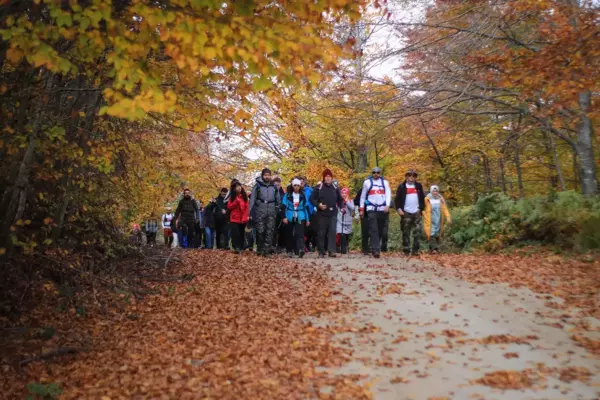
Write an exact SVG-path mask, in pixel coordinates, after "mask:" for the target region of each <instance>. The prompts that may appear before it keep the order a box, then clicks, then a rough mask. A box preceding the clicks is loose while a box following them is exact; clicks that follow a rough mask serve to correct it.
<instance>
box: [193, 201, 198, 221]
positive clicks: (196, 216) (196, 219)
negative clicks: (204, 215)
mask: <svg viewBox="0 0 600 400" xmlns="http://www.w3.org/2000/svg"><path fill="white" fill-rule="evenodd" d="M192 206H193V207H194V222H198V203H196V200H192Z"/></svg>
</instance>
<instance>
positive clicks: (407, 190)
mask: <svg viewBox="0 0 600 400" xmlns="http://www.w3.org/2000/svg"><path fill="white" fill-rule="evenodd" d="M395 203H396V210H397V211H398V214H399V215H400V218H401V219H400V227H401V228H402V248H403V250H404V254H405V255H407V256H408V255H410V254H412V255H413V256H416V255H419V249H420V245H421V244H420V241H421V234H422V227H421V213H422V212H423V210H424V209H425V193H424V192H423V185H421V184H420V183H419V182H417V172H416V171H415V170H412V169H411V170H409V171H408V172H407V173H406V180H405V181H404V182H402V183H401V184H400V185H399V186H398V190H397V191H396V201H395ZM411 236H412V241H413V243H412V249H411V245H410V238H411Z"/></svg>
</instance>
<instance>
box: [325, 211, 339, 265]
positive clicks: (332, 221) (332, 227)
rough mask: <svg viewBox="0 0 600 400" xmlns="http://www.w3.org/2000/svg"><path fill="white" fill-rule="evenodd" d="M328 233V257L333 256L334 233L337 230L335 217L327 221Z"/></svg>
mask: <svg viewBox="0 0 600 400" xmlns="http://www.w3.org/2000/svg"><path fill="white" fill-rule="evenodd" d="M327 225H328V228H329V229H328V232H327V235H328V236H327V251H328V252H329V255H330V256H331V255H333V256H335V231H336V230H337V215H332V216H330V217H329V221H327Z"/></svg>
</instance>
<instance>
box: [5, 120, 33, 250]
mask: <svg viewBox="0 0 600 400" xmlns="http://www.w3.org/2000/svg"><path fill="white" fill-rule="evenodd" d="M40 124H41V118H40V117H38V121H37V122H36V126H35V127H34V132H32V134H31V136H30V138H29V144H28V145H27V149H26V150H25V153H24V154H23V159H22V160H21V164H20V165H19V172H18V174H17V179H16V181H15V183H14V185H12V187H9V188H7V189H6V190H7V194H8V196H9V197H8V198H7V200H8V201H7V203H8V204H6V208H5V209H4V210H2V211H3V213H4V216H3V218H4V219H3V220H2V226H1V227H0V235H1V237H3V238H4V243H2V247H4V248H7V249H9V248H11V244H12V242H11V236H10V227H11V226H12V224H14V223H15V222H16V221H17V220H18V219H19V218H20V216H22V214H23V211H24V207H20V205H23V196H24V195H26V192H27V188H28V186H29V171H30V170H31V162H32V161H33V155H34V153H35V148H36V143H37V132H38V130H39V125H40ZM19 214H20V215H19ZM8 253H10V252H8Z"/></svg>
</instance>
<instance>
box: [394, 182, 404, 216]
mask: <svg viewBox="0 0 600 400" xmlns="http://www.w3.org/2000/svg"><path fill="white" fill-rule="evenodd" d="M402 192H403V188H402V183H401V184H399V185H398V189H396V199H395V201H394V205H395V207H396V210H398V214H400V215H404V197H405V196H403V195H402Z"/></svg>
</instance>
